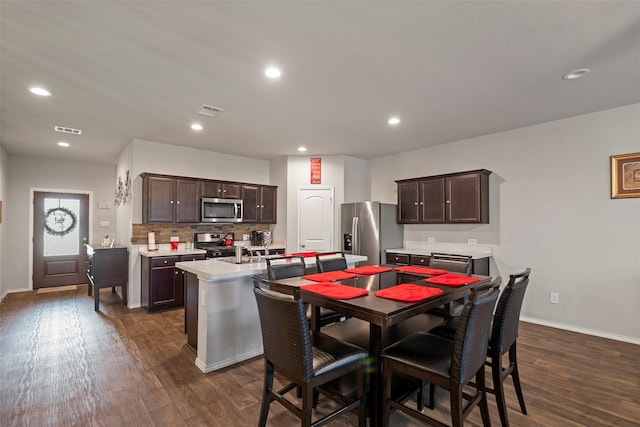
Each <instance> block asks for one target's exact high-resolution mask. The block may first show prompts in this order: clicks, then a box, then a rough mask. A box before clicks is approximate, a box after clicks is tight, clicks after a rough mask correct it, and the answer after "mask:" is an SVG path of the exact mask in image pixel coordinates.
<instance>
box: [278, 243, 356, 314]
mask: <svg viewBox="0 0 640 427" xmlns="http://www.w3.org/2000/svg"><path fill="white" fill-rule="evenodd" d="M305 274H307V268H306V266H305V264H304V257H303V256H299V255H289V256H277V257H271V258H267V277H268V278H269V280H278V279H287V278H289V277H299V276H304V275H305ZM343 317H344V316H343V315H342V314H340V313H336V312H335V311H333V310H330V309H328V308H324V307H320V326H326V325H329V324H331V323H335V322H339V321H340V320H341V319H342V318H343ZM307 318H308V319H309V320H311V309H307Z"/></svg>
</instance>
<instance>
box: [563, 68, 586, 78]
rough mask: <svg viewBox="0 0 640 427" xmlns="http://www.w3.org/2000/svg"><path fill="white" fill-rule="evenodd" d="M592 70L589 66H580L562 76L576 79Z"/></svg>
mask: <svg viewBox="0 0 640 427" xmlns="http://www.w3.org/2000/svg"><path fill="white" fill-rule="evenodd" d="M590 72H591V70H590V69H588V68H580V69H579V70H573V71H570V72H568V73H567V74H565V75H564V76H562V78H563V79H564V80H575V79H579V78H580V77H584V76H586V75H587V74H589V73H590Z"/></svg>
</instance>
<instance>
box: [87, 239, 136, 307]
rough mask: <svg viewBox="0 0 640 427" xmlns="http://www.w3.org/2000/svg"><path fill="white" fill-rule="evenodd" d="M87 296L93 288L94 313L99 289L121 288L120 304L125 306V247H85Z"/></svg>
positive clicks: (126, 275) (126, 258) (126, 267)
mask: <svg viewBox="0 0 640 427" xmlns="http://www.w3.org/2000/svg"><path fill="white" fill-rule="evenodd" d="M87 277H88V279H89V283H88V295H89V296H91V291H92V290H93V288H94V287H95V292H94V298H95V307H94V309H95V311H98V307H99V304H100V289H101V288H111V290H112V292H114V293H115V291H116V286H120V287H121V288H122V304H123V305H127V283H128V281H129V251H128V250H127V248H126V247H125V246H115V247H113V248H103V247H102V245H100V244H97V245H87Z"/></svg>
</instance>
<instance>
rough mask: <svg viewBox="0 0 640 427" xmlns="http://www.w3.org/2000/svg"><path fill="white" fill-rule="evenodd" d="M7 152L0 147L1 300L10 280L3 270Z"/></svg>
mask: <svg viewBox="0 0 640 427" xmlns="http://www.w3.org/2000/svg"><path fill="white" fill-rule="evenodd" d="M7 188H8V185H7V152H6V151H5V149H4V147H0V201H2V204H3V206H2V211H1V212H0V214H1V216H2V218H1V219H2V222H1V223H0V301H2V300H3V299H4V297H5V296H6V295H7V291H8V290H9V285H8V282H7V281H5V280H4V275H3V272H4V270H5V268H7V266H5V265H4V264H5V257H4V254H5V251H4V237H3V235H4V231H3V230H4V229H5V228H6V227H5V226H4V224H6V222H7V220H6V214H5V212H4V210H5V207H4V204H5V203H6V199H7Z"/></svg>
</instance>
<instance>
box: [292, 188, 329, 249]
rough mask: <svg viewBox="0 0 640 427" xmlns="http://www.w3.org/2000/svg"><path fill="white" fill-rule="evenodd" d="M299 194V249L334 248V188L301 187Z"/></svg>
mask: <svg viewBox="0 0 640 427" xmlns="http://www.w3.org/2000/svg"><path fill="white" fill-rule="evenodd" d="M299 196H300V197H299V199H298V200H299V206H298V208H299V209H298V212H300V215H299V217H298V218H299V220H298V225H299V228H298V229H299V230H300V231H299V236H298V239H299V240H298V241H299V242H300V243H299V246H300V248H299V250H301V251H314V252H327V251H331V250H333V244H332V242H333V223H334V221H333V217H334V203H333V188H301V189H300V193H299Z"/></svg>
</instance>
